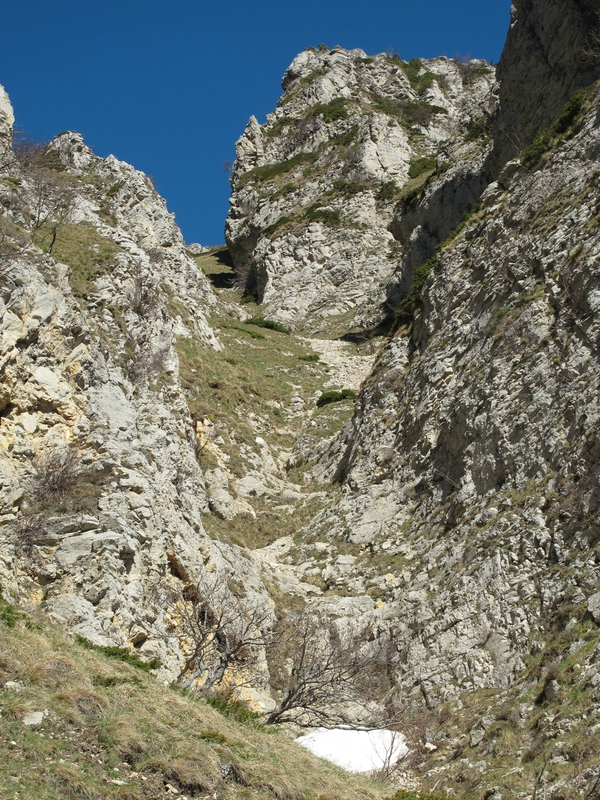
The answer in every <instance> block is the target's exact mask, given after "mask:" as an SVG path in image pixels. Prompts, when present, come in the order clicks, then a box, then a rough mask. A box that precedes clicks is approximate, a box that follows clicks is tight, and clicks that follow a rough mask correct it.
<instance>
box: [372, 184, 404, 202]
mask: <svg viewBox="0 0 600 800" xmlns="http://www.w3.org/2000/svg"><path fill="white" fill-rule="evenodd" d="M399 192H400V189H399V188H398V184H397V183H395V182H394V181H386V182H385V183H382V184H381V186H380V187H379V191H378V192H377V194H376V196H375V197H376V199H377V200H378V201H379V202H380V203H387V202H389V201H390V200H393V199H394V198H395V197H396V196H397V195H398V193H399Z"/></svg>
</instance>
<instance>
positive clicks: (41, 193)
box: [27, 164, 75, 254]
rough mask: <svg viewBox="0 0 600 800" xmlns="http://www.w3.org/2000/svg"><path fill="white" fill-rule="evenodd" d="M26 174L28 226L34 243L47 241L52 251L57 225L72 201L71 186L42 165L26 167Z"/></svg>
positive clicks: (66, 217) (62, 222)
mask: <svg viewBox="0 0 600 800" xmlns="http://www.w3.org/2000/svg"><path fill="white" fill-rule="evenodd" d="M27 178H28V184H29V186H28V196H27V199H28V201H29V202H28V206H29V226H30V230H31V237H32V241H33V243H34V244H37V245H40V246H42V245H44V244H46V243H48V244H47V252H48V253H49V254H51V253H52V249H53V247H54V245H55V243H56V237H57V235H58V230H59V228H61V227H63V226H64V225H66V223H67V222H68V221H69V218H70V216H71V213H72V211H73V208H74V205H75V189H74V187H73V186H72V185H71V184H70V183H69V181H68V179H67V178H66V177H65V176H64V175H61V174H60V173H56V172H54V171H53V170H51V169H48V168H46V167H41V166H36V165H35V164H34V165H33V166H32V167H30V169H29V170H28V173H27Z"/></svg>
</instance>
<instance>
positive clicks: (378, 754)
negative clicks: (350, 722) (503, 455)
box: [296, 728, 408, 772]
mask: <svg viewBox="0 0 600 800" xmlns="http://www.w3.org/2000/svg"><path fill="white" fill-rule="evenodd" d="M296 742H297V743H298V744H300V745H302V747H306V749H307V750H310V751H311V753H314V755H316V756H319V757H320V758H325V759H326V760H327V761H332V762H333V763H334V764H337V765H338V766H339V767H343V768H344V769H346V770H348V772H370V771H371V770H378V769H382V768H383V767H386V766H390V765H392V764H394V763H395V762H396V761H397V760H398V759H399V758H401V757H402V756H404V755H405V754H406V753H407V752H408V747H407V746H406V744H405V739H404V736H402V734H401V733H397V732H396V731H388V730H377V731H355V730H349V729H347V728H334V729H332V730H329V729H327V728H318V729H317V730H316V731H314V733H309V734H307V735H306V736H300V738H299V739H296Z"/></svg>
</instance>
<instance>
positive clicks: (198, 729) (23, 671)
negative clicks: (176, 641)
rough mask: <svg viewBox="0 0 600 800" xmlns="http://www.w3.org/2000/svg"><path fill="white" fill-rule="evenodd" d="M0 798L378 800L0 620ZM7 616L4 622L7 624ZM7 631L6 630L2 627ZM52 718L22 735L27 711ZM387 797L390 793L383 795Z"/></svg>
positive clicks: (182, 700)
mask: <svg viewBox="0 0 600 800" xmlns="http://www.w3.org/2000/svg"><path fill="white" fill-rule="evenodd" d="M0 612H3V614H2V613H0V686H4V684H5V683H6V682H7V681H20V682H22V684H23V685H24V688H23V690H22V691H11V690H4V691H1V692H0V707H1V716H0V798H2V800H9V798H10V800H12V798H15V797H16V798H20V800H24V799H25V798H26V799H27V800H29V799H30V798H36V800H65V798H66V799H67V800H71V798H73V799H74V798H91V800H95V799H96V798H115V799H117V798H118V799H119V800H150V799H152V800H154V798H163V797H165V798H166V797H168V796H170V792H171V790H170V789H169V788H168V786H171V787H173V789H175V790H177V791H178V792H179V793H180V794H179V795H178V796H179V797H188V798H192V797H208V796H210V797H214V798H265V799H266V798H274V797H275V798H281V799H282V800H304V798H306V800H309V798H314V799H315V800H317V799H318V798H321V800H325V798H327V799H328V800H336V798H339V800H342V798H343V799H344V800H354V799H355V798H356V800H359V798H363V799H364V800H369V799H371V800H376V798H381V797H383V795H384V794H386V788H385V787H384V785H383V784H379V783H376V782H374V781H369V780H367V779H363V778H358V777H356V776H352V775H349V774H348V773H345V772H343V770H340V769H337V768H335V767H334V766H333V765H330V764H328V763H327V762H324V761H322V760H320V759H317V758H315V757H314V756H312V755H311V754H310V753H308V752H307V751H305V750H303V749H302V748H301V747H299V746H298V745H296V744H294V742H292V741H291V740H290V739H289V738H288V737H287V736H286V734H285V733H284V732H282V731H280V730H277V729H273V728H267V727H266V726H264V725H262V724H261V723H260V722H259V721H258V720H256V719H254V718H249V719H246V720H245V721H239V720H238V719H236V718H233V717H231V716H224V715H223V714H221V713H219V712H218V711H217V710H215V709H214V708H212V707H211V706H209V705H208V704H207V703H206V702H204V701H203V700H201V699H198V698H196V697H194V696H193V695H190V694H185V693H184V694H182V693H180V692H178V691H176V690H175V689H173V688H170V687H165V686H163V685H162V684H160V683H159V682H158V681H157V680H156V679H155V678H154V677H153V675H151V674H148V672H146V671H143V670H141V669H138V668H136V667H134V666H131V665H129V664H126V663H122V662H120V661H116V660H114V659H111V658H108V657H107V656H106V655H104V654H102V653H98V652H95V651H93V650H90V649H87V648H85V647H83V646H82V645H80V644H76V643H73V642H71V641H69V640H68V639H67V638H66V637H65V635H64V634H63V633H62V632H61V631H60V630H58V629H57V628H55V627H51V626H50V625H48V624H47V622H45V621H43V620H42V619H38V621H37V624H35V625H32V624H31V622H30V621H29V620H28V619H27V618H25V617H22V618H20V619H17V620H16V621H15V619H14V616H13V615H12V614H11V613H9V614H7V613H6V612H7V606H6V605H5V604H4V603H2V605H1V608H0ZM3 615H4V618H3ZM7 619H8V622H9V623H12V626H11V625H10V624H7V621H6V620H7ZM45 709H47V711H48V714H47V716H46V718H45V720H44V722H43V723H42V724H41V725H37V726H31V727H28V726H26V725H24V724H23V717H24V715H25V714H26V713H28V711H44V710H45ZM387 793H388V794H389V793H390V792H389V790H388V792H387ZM172 796H174V795H172Z"/></svg>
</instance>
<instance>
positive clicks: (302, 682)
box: [267, 614, 389, 727]
mask: <svg viewBox="0 0 600 800" xmlns="http://www.w3.org/2000/svg"><path fill="white" fill-rule="evenodd" d="M279 647H280V649H281V651H282V652H281V654H280V662H281V663H282V665H283V668H282V669H280V670H279V675H277V676H276V677H275V680H274V683H275V684H276V686H277V684H278V688H279V694H280V701H279V704H278V706H277V708H275V709H274V710H273V711H272V712H271V713H270V714H269V715H268V717H267V722H269V723H272V724H273V723H276V724H279V723H283V722H295V723H296V724H297V725H301V726H305V727H315V726H322V727H334V726H336V725H355V724H356V723H355V717H354V716H349V715H348V713H347V708H348V707H349V706H353V707H354V709H356V707H357V706H358V707H362V708H363V709H364V710H365V712H367V713H369V707H370V705H371V704H372V701H373V700H375V699H376V698H378V697H381V692H382V687H383V686H386V685H387V661H388V657H389V651H388V648H387V646H385V645H383V644H382V643H380V642H371V643H366V644H362V645H361V643H359V642H357V641H355V640H354V639H348V640H343V639H342V638H341V637H340V635H339V633H338V631H337V628H336V627H335V625H334V624H333V623H332V622H331V620H329V619H327V618H326V617H325V615H322V614H307V615H304V616H302V617H300V618H299V619H297V620H294V621H293V624H291V625H290V626H288V627H287V628H286V630H285V632H284V634H283V636H282V638H281V642H280V645H279ZM286 665H287V668H286ZM372 722H373V723H374V721H372ZM376 724H377V725H379V724H381V721H380V720H378V721H377V723H376ZM367 726H372V725H371V723H367Z"/></svg>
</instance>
